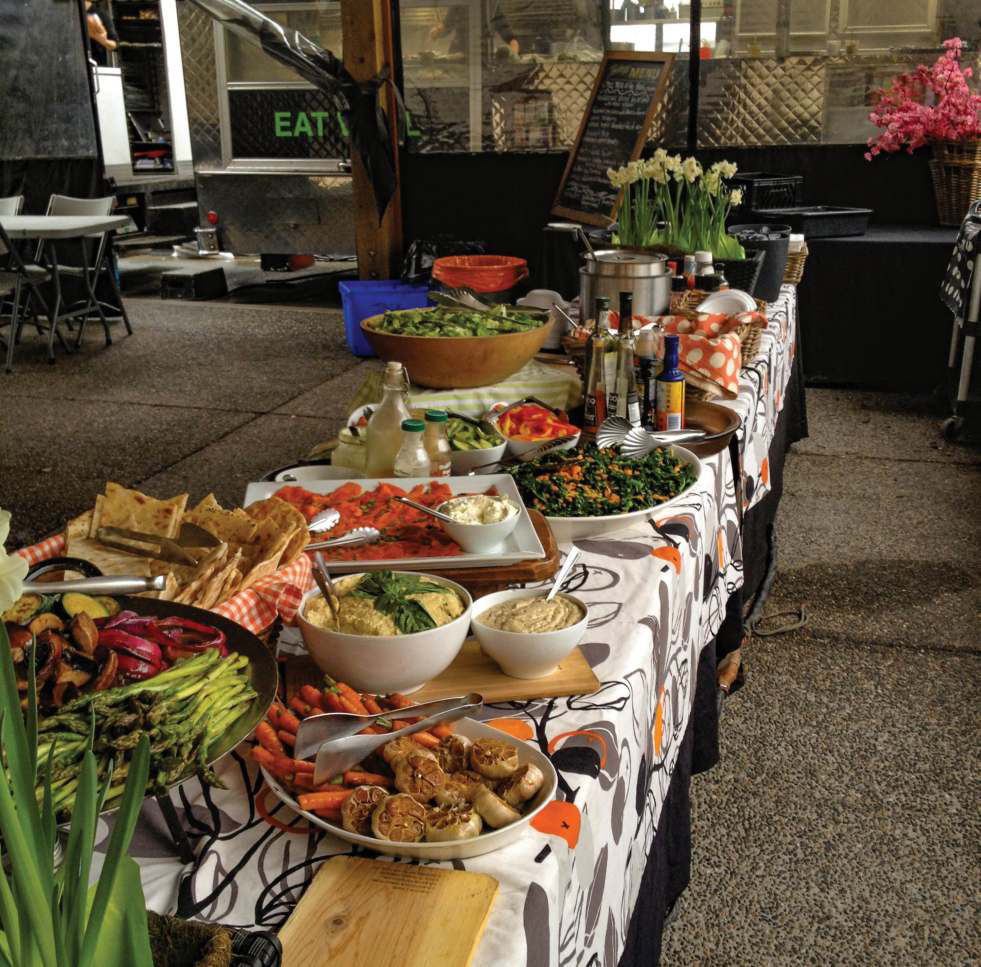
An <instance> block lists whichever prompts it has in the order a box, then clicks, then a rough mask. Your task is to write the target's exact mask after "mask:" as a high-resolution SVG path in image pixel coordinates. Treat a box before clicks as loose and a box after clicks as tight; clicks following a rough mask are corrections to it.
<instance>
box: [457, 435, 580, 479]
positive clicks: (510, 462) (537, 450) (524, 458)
mask: <svg viewBox="0 0 981 967" xmlns="http://www.w3.org/2000/svg"><path fill="white" fill-rule="evenodd" d="M575 439H576V438H575V437H574V436H560V437H557V438H556V439H554V440H548V441H547V442H546V443H543V444H541V445H540V446H537V447H533V448H532V449H531V450H526V451H525V452H524V453H522V454H519V455H518V456H515V457H508V458H507V459H506V460H493V461H491V462H490V463H478V464H477V466H476V467H471V468H470V469H469V470H468V471H467V474H466V475H467V476H468V477H473V476H474V475H475V474H477V473H478V472H479V471H481V470H485V469H486V468H487V467H516V466H518V465H519V464H522V463H530V462H531V461H532V460H537V459H538V458H539V457H544V456H545V454H546V453H551V452H552V451H553V450H559V449H561V448H562V447H564V446H565V445H566V444H567V443H570V442H571V441H573V440H575Z"/></svg>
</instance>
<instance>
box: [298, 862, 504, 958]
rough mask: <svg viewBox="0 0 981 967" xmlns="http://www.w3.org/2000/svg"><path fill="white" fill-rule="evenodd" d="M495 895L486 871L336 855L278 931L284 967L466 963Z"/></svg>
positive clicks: (495, 887) (492, 880) (491, 879)
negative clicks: (473, 871)
mask: <svg viewBox="0 0 981 967" xmlns="http://www.w3.org/2000/svg"><path fill="white" fill-rule="evenodd" d="M496 893H497V880H495V879H494V878H493V877H492V876H486V875H485V874H483V873H464V872H462V871H457V870H442V869H437V868H436V867H432V866H410V865H407V864H405V863H384V862H379V861H378V860H366V859H355V858H354V857H351V856H336V857H334V858H333V859H329V860H327V861H326V862H325V863H324V865H323V866H321V868H320V871H319V872H318V873H317V875H316V876H315V877H314V879H313V882H312V883H311V884H310V886H309V888H308V889H307V891H306V893H304V894H303V897H302V899H301V900H300V902H299V903H298V904H297V906H296V909H295V910H294V911H293V913H292V915H291V916H290V918H289V920H287V921H286V923H285V924H284V926H283V928H282V930H280V932H279V939H280V941H281V942H282V944H283V963H282V967H434V965H437V964H438V965H439V967H466V965H467V964H469V963H470V958H471V957H472V956H473V952H474V949H475V948H476V946H477V941H478V940H479V939H480V935H481V933H482V932H483V929H484V924H485V923H486V922H487V915H488V913H490V908H491V905H492V904H493V903H494V895H495V894H496Z"/></svg>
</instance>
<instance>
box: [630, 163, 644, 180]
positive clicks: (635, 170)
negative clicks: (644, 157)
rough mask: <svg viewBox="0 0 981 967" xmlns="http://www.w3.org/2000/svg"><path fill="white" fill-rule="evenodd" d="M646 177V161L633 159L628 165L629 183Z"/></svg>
mask: <svg viewBox="0 0 981 967" xmlns="http://www.w3.org/2000/svg"><path fill="white" fill-rule="evenodd" d="M643 177H644V162H643V161H631V162H630V163H629V164H628V165H627V184H633V183H634V182H635V181H640V179H641V178H643Z"/></svg>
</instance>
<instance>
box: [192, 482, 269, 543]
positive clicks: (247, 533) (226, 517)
mask: <svg viewBox="0 0 981 967" xmlns="http://www.w3.org/2000/svg"><path fill="white" fill-rule="evenodd" d="M183 520H184V521H186V522H187V523H189V524H197V526H198V527H201V528H203V529H204V530H206V531H207V532H208V533H209V534H211V535H212V536H213V537H217V538H218V540H220V541H225V542H228V543H231V542H235V543H239V544H248V543H250V542H251V541H253V540H254V539H255V532H256V522H255V520H253V519H252V518H251V517H250V516H249V515H248V514H247V513H245V511H244V510H242V509H241V508H238V509H236V510H225V508H224V507H222V506H221V504H219V503H218V501H217V500H216V499H215V495H214V494H208V496H207V497H205V498H204V500H202V501H200V502H199V503H198V505H197V506H196V507H194V508H193V509H192V510H189V511H188V512H187V513H186V514H184V517H183Z"/></svg>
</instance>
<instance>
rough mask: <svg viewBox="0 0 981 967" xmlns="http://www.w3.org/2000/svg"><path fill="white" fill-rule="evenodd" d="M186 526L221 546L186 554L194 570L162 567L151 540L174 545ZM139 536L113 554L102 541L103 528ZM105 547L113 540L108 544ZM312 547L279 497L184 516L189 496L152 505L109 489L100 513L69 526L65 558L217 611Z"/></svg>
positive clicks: (151, 500)
mask: <svg viewBox="0 0 981 967" xmlns="http://www.w3.org/2000/svg"><path fill="white" fill-rule="evenodd" d="M184 524H194V525H196V526H197V527H200V528H201V529H202V530H205V531H207V532H208V533H209V534H211V535H212V537H215V538H217V540H218V541H219V542H220V543H219V544H218V545H217V546H211V547H202V548H193V547H187V548H186V550H188V551H189V552H190V553H191V554H192V555H193V556H194V558H195V559H196V560H197V562H198V563H197V564H183V563H177V562H175V561H172V560H161V559H160V558H159V557H158V556H156V555H157V554H158V553H160V552H161V545H155V544H154V543H153V538H154V537H159V538H168V539H170V540H177V539H178V537H179V535H180V532H181V527H182V526H183V525H184ZM104 527H117V528H122V529H124V530H128V531H134V532H138V533H139V534H141V535H143V536H144V537H145V538H146V539H145V540H140V541H135V540H129V539H127V538H124V537H118V538H114V539H113V543H114V544H116V545H121V546H118V547H108V546H106V545H105V544H104V543H102V542H101V541H100V540H99V539H98V533H99V529H100V528H104ZM106 539H107V540H108V538H106ZM308 540H309V531H308V530H307V522H306V519H305V518H304V517H303V515H302V514H301V513H300V512H299V511H298V510H297V509H296V508H295V507H293V506H292V505H290V504H288V503H286V502H285V501H283V500H279V499H278V498H276V497H269V498H267V499H266V500H259V501H256V502H255V503H253V504H250V505H249V506H248V507H246V508H245V509H244V510H243V509H241V508H238V507H237V508H235V509H233V510H227V509H225V508H224V507H222V506H221V504H219V503H218V501H217V500H216V499H215V495H214V494H208V496H207V497H205V498H204V500H202V501H201V502H200V503H198V504H197V505H196V506H195V507H192V508H191V509H190V510H188V509H187V494H179V495H178V496H177V497H171V498H170V499H169V500H159V499H157V498H156V497H149V496H147V495H146V494H142V493H140V492H139V491H138V490H128V489H127V488H125V487H121V486H120V485H119V484H115V483H108V484H106V489H105V493H104V494H100V495H99V496H98V497H96V500H95V507H94V508H93V509H92V510H87V511H86V512H85V513H84V514H81V515H79V516H78V517H76V518H74V519H73V520H70V521H69V522H68V525H67V527H66V528H65V553H66V555H68V556H69V557H78V558H82V559H83V560H86V561H90V562H91V563H92V564H94V565H96V567H98V568H99V569H100V570H101V571H102V572H103V573H104V574H130V575H139V576H147V577H150V576H155V575H158V574H163V575H165V577H166V581H167V584H166V587H165V588H164V590H163V591H159V592H151V593H149V594H148V596H149V597H158V598H161V599H163V600H165V601H176V602H177V603H179V604H192V605H196V606H197V607H199V608H213V607H215V605H218V604H221V603H222V602H223V601H227V600H228V599H229V598H230V597H232V596H233V595H235V594H238V592H239V591H242V590H244V589H245V588H248V587H250V586H251V585H253V584H255V582H256V581H258V580H259V579H260V578H263V577H266V576H267V575H269V574H272V573H273V572H274V571H276V570H278V569H279V568H281V567H285V566H286V565H288V564H292V562H293V561H295V560H296V559H297V558H298V557H299V556H300V554H302V553H303V548H304V547H306V544H307V541H308Z"/></svg>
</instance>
